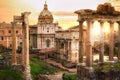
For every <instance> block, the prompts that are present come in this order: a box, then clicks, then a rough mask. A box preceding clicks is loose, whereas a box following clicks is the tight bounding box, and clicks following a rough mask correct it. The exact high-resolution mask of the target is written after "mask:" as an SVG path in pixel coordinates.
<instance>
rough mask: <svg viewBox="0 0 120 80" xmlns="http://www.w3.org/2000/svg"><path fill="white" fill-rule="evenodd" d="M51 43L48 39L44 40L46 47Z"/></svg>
mask: <svg viewBox="0 0 120 80" xmlns="http://www.w3.org/2000/svg"><path fill="white" fill-rule="evenodd" d="M50 43H51V41H50V40H49V39H47V40H46V47H50Z"/></svg>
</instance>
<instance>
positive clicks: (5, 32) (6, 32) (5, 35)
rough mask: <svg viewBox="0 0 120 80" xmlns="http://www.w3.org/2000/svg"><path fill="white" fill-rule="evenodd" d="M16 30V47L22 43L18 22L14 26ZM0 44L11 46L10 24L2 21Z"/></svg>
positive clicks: (0, 24)
mask: <svg viewBox="0 0 120 80" xmlns="http://www.w3.org/2000/svg"><path fill="white" fill-rule="evenodd" d="M15 30H16V43H17V44H16V45H17V46H16V47H18V46H20V44H22V43H21V42H22V40H21V39H22V27H21V25H20V24H17V25H16V26H15ZM0 45H2V46H4V47H6V48H12V24H10V23H5V22H2V23H0Z"/></svg>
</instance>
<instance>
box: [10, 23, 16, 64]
mask: <svg viewBox="0 0 120 80" xmlns="http://www.w3.org/2000/svg"><path fill="white" fill-rule="evenodd" d="M11 24H12V65H17V60H16V32H15V26H16V23H15V22H11Z"/></svg>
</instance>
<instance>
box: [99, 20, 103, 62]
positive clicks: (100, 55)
mask: <svg viewBox="0 0 120 80" xmlns="http://www.w3.org/2000/svg"><path fill="white" fill-rule="evenodd" d="M99 22H100V34H101V38H100V44H101V45H100V53H99V61H100V62H104V21H99Z"/></svg>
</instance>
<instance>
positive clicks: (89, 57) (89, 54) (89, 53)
mask: <svg viewBox="0 0 120 80" xmlns="http://www.w3.org/2000/svg"><path fill="white" fill-rule="evenodd" d="M90 25H91V22H90V20H88V21H87V54H86V66H87V67H92V62H93V55H92V44H91V36H90V34H91V32H90V28H91V26H90Z"/></svg>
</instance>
